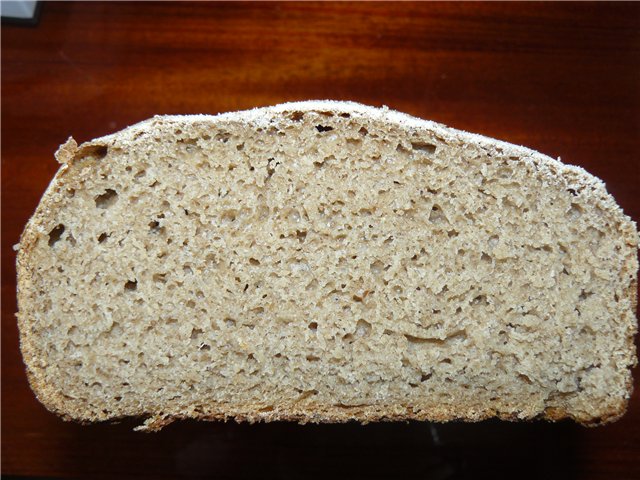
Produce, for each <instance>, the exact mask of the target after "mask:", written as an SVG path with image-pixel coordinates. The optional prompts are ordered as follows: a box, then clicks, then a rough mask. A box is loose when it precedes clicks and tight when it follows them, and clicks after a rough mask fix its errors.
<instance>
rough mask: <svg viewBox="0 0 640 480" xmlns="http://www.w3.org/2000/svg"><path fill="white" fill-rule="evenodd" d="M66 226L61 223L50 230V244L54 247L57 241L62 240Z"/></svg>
mask: <svg viewBox="0 0 640 480" xmlns="http://www.w3.org/2000/svg"><path fill="white" fill-rule="evenodd" d="M64 230H65V226H64V225H63V224H59V225H58V226H56V227H54V228H53V230H51V231H50V232H49V246H50V247H53V246H54V245H55V244H56V243H58V242H59V241H60V238H61V237H62V234H63V233H64Z"/></svg>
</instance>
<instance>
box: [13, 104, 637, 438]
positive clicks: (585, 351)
mask: <svg viewBox="0 0 640 480" xmlns="http://www.w3.org/2000/svg"><path fill="white" fill-rule="evenodd" d="M56 156H57V159H58V160H59V161H60V162H61V163H62V166H61V168H60V170H59V171H58V173H57V175H56V176H55V178H54V179H53V181H52V183H51V185H50V186H49V188H48V189H47V191H46V193H45V194H44V196H43V198H42V200H41V202H40V204H39V206H38V208H37V210H36V212H35V214H34V216H33V218H32V219H31V220H30V221H29V223H28V225H27V226H26V228H25V231H24V233H23V236H22V238H21V241H20V244H19V253H18V263H17V267H18V284H19V291H18V300H19V313H18V319H19V325H20V335H21V348H22V352H23V356H24V361H25V363H26V366H27V373H28V376H29V380H30V382H31V386H32V388H33V390H34V391H35V393H36V395H37V396H38V398H39V399H40V401H41V402H42V403H44V404H45V405H46V407H47V408H49V409H50V410H51V411H53V412H56V413H57V414H59V415H61V416H63V417H64V418H66V419H74V420H78V421H82V422H88V421H99V420H108V419H115V418H121V417H126V416H142V417H145V418H146V423H145V424H144V425H143V427H142V428H143V429H150V430H152V429H157V428H160V427H162V426H163V425H165V424H166V423H168V422H170V421H172V420H174V419H177V418H200V419H226V418H235V419H237V420H248V421H257V420H265V421H270V420H281V419H285V420H296V421H300V422H342V421H346V420H350V419H355V420H357V421H361V422H368V421H375V420H382V419H403V420H404V419H419V420H432V421H446V420H453V419H463V420H480V419H484V418H488V417H494V416H495V417H499V418H503V419H532V418H536V417H537V418H547V419H554V420H555V419H559V418H564V417H570V418H573V419H575V420H577V421H579V422H581V423H585V424H598V423H602V422H607V421H611V420H614V419H617V418H618V417H619V416H621V415H622V414H623V413H624V411H625V408H626V404H627V401H628V398H629V395H630V392H631V388H632V378H631V373H630V368H631V367H632V366H633V365H634V364H635V362H636V357H635V350H634V345H633V335H634V333H635V331H636V320H635V306H636V278H637V277H636V275H637V269H638V264H637V258H636V253H637V246H638V236H637V232H636V227H635V224H634V223H633V222H632V221H631V220H630V219H629V218H628V217H626V216H625V215H624V214H623V212H622V211H621V209H620V208H619V207H618V206H617V205H616V203H615V202H614V200H613V199H612V198H611V196H610V195H609V194H608V193H607V192H606V190H605V186H604V184H603V183H602V182H601V181H600V180H598V179H596V178H594V177H593V176H591V175H589V174H588V173H586V172H585V171H584V170H582V169H580V168H577V167H572V166H568V165H564V164H562V163H560V162H559V161H556V160H553V159H551V158H549V157H546V156H544V155H542V154H540V153H536V152H534V151H532V150H529V149H526V148H523V147H519V146H515V145H511V144H507V143H503V142H500V141H497V140H492V139H489V138H485V137H482V136H478V135H473V134H469V133H465V132H461V131H458V130H453V129H450V128H447V127H444V126H442V125H438V124H435V123H432V122H428V121H423V120H419V119H416V118H412V117H409V116H407V115H404V114H401V113H398V112H393V111H390V110H388V109H386V108H383V109H376V108H371V107H366V106H363V105H358V104H355V103H348V102H328V101H327V102H303V103H292V104H284V105H279V106H276V107H272V108H264V109H257V110H252V111H246V112H237V113H229V114H224V115H218V116H161V117H155V118H153V119H150V120H148V121H145V122H142V123H140V124H137V125H134V126H132V127H130V128H127V129H125V130H123V131H121V132H118V133H116V134H113V135H109V136H107V137H103V138H100V139H97V140H93V141H91V142H88V143H85V144H82V145H80V146H77V144H76V142H75V141H73V140H72V139H70V140H69V141H68V142H67V143H66V144H65V145H63V146H62V147H61V148H60V150H59V151H58V153H57V155H56Z"/></svg>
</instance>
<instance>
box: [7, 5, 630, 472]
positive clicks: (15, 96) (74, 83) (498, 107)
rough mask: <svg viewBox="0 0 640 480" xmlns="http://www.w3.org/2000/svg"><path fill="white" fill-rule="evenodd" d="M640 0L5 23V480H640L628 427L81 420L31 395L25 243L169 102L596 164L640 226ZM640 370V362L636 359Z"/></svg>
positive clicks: (58, 10)
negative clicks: (72, 177)
mask: <svg viewBox="0 0 640 480" xmlns="http://www.w3.org/2000/svg"><path fill="white" fill-rule="evenodd" d="M639 91H640V6H639V5H638V4H605V3H600V4H593V3H591V4H573V3H567V4H526V3H514V4H504V3H491V4H481V3H473V4H462V3H455V4H446V3H424V4H410V3H403V4H386V3H376V4H373V3H357V4H350V3H339V4H333V3H328V4H315V3H304V4H303V3H286V4H285V3H283V4H278V3H264V4H262V3H261V4H223V3H219V4H205V3H199V4H188V3H179V4H178V3H163V4H149V3H137V4H120V3H118V4H115V3H112V4H100V3H64V4H56V3H46V4H45V5H44V8H43V10H42V16H41V20H40V23H39V25H38V26H36V27H17V26H3V28H2V472H3V474H5V475H9V474H13V475H34V476H43V477H76V478H86V477H117V478H126V477H149V478H177V477H181V476H188V475H193V476H206V475H215V476H216V477H217V478H226V477H231V476H234V475H240V476H250V475H251V476H258V475H259V476H260V477H261V478H264V477H266V478H271V477H274V478H299V477H301V476H310V477H324V478H326V477H328V478H332V477H343V476H344V477H349V478H352V477H360V476H362V477H366V478H390V477H395V478H405V477H406V478H412V477H415V478H418V477H420V478H422V477H427V476H431V477H433V478H439V479H447V478H475V477H478V476H483V475H489V474H490V475H492V476H493V477H494V478H554V477H561V478H590V479H596V478H601V479H612V478H615V479H620V478H640V466H639V463H640V395H639V394H640V389H638V388H637V386H638V381H636V393H635V395H634V397H633V398H632V400H631V404H630V407H629V412H628V413H627V415H626V416H625V417H624V418H623V419H622V420H620V421H619V422H617V423H615V424H613V425H609V426H605V427H602V428H595V429H586V428H583V427H580V426H577V425H574V424H572V423H570V422H561V423H558V424H550V423H531V424H511V423H503V422H497V421H489V422H483V423H480V424H447V425H438V426H434V425H430V424H420V423H408V424H402V423H397V424H389V423H387V424H374V425H366V426H360V425H355V424H346V425H320V426H318V425H314V426H299V425H294V424H287V423H276V424H260V425H246V424H244V425H238V424H235V423H227V424H223V423H196V422H182V423H177V424H174V425H171V426H169V427H168V428H166V430H164V431H162V432H161V433H158V434H141V433H133V432H132V431H131V429H132V427H133V426H134V425H135V422H134V421H126V422H124V423H122V424H119V425H94V426H79V425H75V424H71V423H65V422H63V421H61V420H59V419H58V418H57V417H55V416H54V415H52V414H50V413H48V412H47V411H46V410H45V409H44V408H43V407H42V406H41V405H40V404H39V403H38V402H37V401H36V400H35V398H34V396H33V395H32V393H31V391H30V389H29V387H28V385H27V382H26V378H25V375H24V369H23V365H22V360H21V357H20V354H19V351H18V337H17V330H16V322H15V318H14V312H15V311H16V304H15V269H14V260H15V257H14V253H13V252H12V249H11V247H12V245H13V244H15V243H16V242H17V241H18V237H19V234H20V232H21V230H22V228H23V226H24V224H25V222H26V221H27V218H28V217H29V215H30V214H31V213H32V212H33V210H34V208H35V206H36V204H37V203H38V199H39V197H40V195H41V194H42V192H43V191H44V189H45V187H46V185H47V183H48V182H49V180H50V179H51V178H52V176H53V174H54V172H55V171H56V169H57V167H58V165H57V164H56V162H55V161H54V160H53V152H54V151H55V149H56V147H57V146H58V145H59V144H60V143H61V142H63V141H64V140H66V138H67V137H68V136H69V135H70V134H73V136H74V137H75V138H76V139H77V140H79V141H85V140H88V139H91V138H94V137H96V136H99V135H103V134H106V133H110V132H113V131H116V130H119V129H121V128H123V127H125V126H126V125H129V124H131V123H134V122H137V121H139V120H142V119H145V118H147V117H150V116H152V115H154V114H159V113H216V112H221V111H227V110H236V109H245V108H250V107H255V106H261V105H269V104H275V103H280V102H283V101H289V100H301V99H318V98H320V99H323V98H333V99H352V100H356V101H359V102H363V103H367V104H372V105H378V106H379V105H383V104H386V105H388V106H389V107H391V108H394V109H398V110H402V111H405V112H408V113H411V114H414V115H417V116H421V117H424V118H429V119H433V120H436V121H439V122H442V123H445V124H448V125H451V126H454V127H458V128H461V129H466V130H470V131H473V132H479V133H483V134H486V135H489V136H494V137H498V138H501V139H504V140H507V141H510V142H514V143H519V144H524V145H527V146H529V147H533V148H534V149H537V150H540V151H542V152H545V153H548V154H550V155H552V156H561V157H562V159H563V160H564V161H566V162H568V163H572V164H577V165H581V166H583V167H584V168H586V169H587V170H589V171H590V172H592V173H594V174H596V175H598V176H599V177H601V178H602V179H604V180H605V181H606V183H607V186H608V188H609V190H610V191H611V192H612V193H613V194H614V196H615V197H616V199H617V200H618V201H619V203H620V204H621V205H622V207H623V208H624V210H625V212H626V213H627V214H629V215H630V216H631V217H632V218H634V219H635V220H636V221H638V220H640V176H639V164H640V154H639V153H638V152H640V142H639V137H640V135H639V134H640V94H639ZM635 373H636V379H639V378H640V372H638V371H637V370H636V372H635Z"/></svg>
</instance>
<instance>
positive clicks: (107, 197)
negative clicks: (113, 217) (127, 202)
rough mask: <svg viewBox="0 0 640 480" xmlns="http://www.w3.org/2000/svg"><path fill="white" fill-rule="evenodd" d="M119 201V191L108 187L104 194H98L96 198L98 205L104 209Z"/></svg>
mask: <svg viewBox="0 0 640 480" xmlns="http://www.w3.org/2000/svg"><path fill="white" fill-rule="evenodd" d="M117 201H118V192H116V191H115V190H113V189H112V188H107V189H106V190H105V192H104V193H103V194H102V195H98V196H97V197H96V198H95V202H96V207H98V208H102V209H105V208H109V207H111V206H112V205H113V204H114V203H116V202H117Z"/></svg>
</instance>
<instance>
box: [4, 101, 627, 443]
mask: <svg viewBox="0 0 640 480" xmlns="http://www.w3.org/2000/svg"><path fill="white" fill-rule="evenodd" d="M294 112H302V113H305V112H331V113H332V114H334V115H341V114H342V115H350V116H361V117H363V118H366V119H369V120H377V121H382V122H387V123H390V124H394V125H396V126H398V127H401V128H405V129H409V130H412V131H413V130H415V131H420V132H429V133H431V134H433V135H435V136H436V137H440V138H443V139H445V140H446V141H447V142H450V143H454V144H464V143H467V142H471V143H476V144H479V145H481V146H482V147H484V148H486V149H487V150H488V151H490V152H495V153H496V154H504V155H512V156H518V157H525V158H526V159H527V161H529V162H532V163H533V164H534V165H535V166H536V168H537V169H539V170H540V171H542V173H543V175H547V176H554V177H555V176H560V177H562V178H563V179H564V181H565V182H566V185H567V187H571V188H575V189H580V190H583V191H586V192H587V193H586V194H587V195H588V196H589V197H590V198H591V201H592V202H595V203H596V204H597V205H598V206H599V207H600V208H601V209H602V210H603V211H605V212H607V213H608V214H610V216H611V218H613V219H614V221H615V223H616V226H615V228H616V229H617V230H618V231H619V232H620V235H621V236H623V237H624V238H625V240H626V243H627V245H628V247H629V249H628V251H629V258H628V261H627V263H626V265H627V266H628V267H627V268H626V269H625V270H624V271H623V272H622V275H624V276H631V277H632V278H633V281H632V282H631V284H630V285H629V288H628V289H627V298H628V300H629V301H630V303H631V305H632V310H631V311H632V312H635V311H636V309H637V269H638V261H637V257H636V253H637V248H638V236H637V232H636V226H635V224H634V222H633V221H632V220H631V219H630V218H629V217H627V216H626V215H624V213H623V212H622V210H621V209H620V207H619V206H618V205H617V204H616V202H615V201H614V199H613V198H612V197H611V195H609V194H608V193H607V191H606V189H605V185H604V183H603V182H602V181H600V180H599V179H597V178H595V177H593V176H592V175H590V174H588V173H587V172H586V171H585V170H583V169H582V168H580V167H576V166H571V165H565V164H563V163H561V162H560V161H559V160H555V159H552V158H550V157H548V156H546V155H543V154H541V153H538V152H535V151H533V150H530V149H528V148H525V147H521V146H516V145H512V144H509V143H505V142H502V141H499V140H495V139H491V138H488V137H484V136H481V135H477V134H472V133H467V132H463V131H460V130H456V129H452V128H449V127H446V126H443V125H440V124H437V123H434V122H430V121H426V120H421V119H418V118H414V117H411V116H409V115H406V114H403V113H400V112H396V111H392V110H389V109H387V108H386V107H383V108H374V107H368V106H364V105H360V104H357V103H352V102H334V101H308V102H296V103H287V104H282V105H277V106H274V107H267V108H259V109H254V110H248V111H243V112H232V113H225V114H221V115H217V116H207V115H190V116H160V117H154V118H153V119H150V120H146V121H144V122H141V123H138V124H136V125H133V126H131V127H128V128H126V129H124V130H122V131H120V132H118V133H115V134H112V135H108V136H105V137H102V138H98V139H95V140H92V141H90V142H87V143H84V144H82V145H80V146H78V145H77V144H76V142H75V141H74V140H73V139H72V138H70V139H69V140H68V141H67V142H66V143H65V144H63V145H62V146H61V147H60V149H59V150H58V152H57V153H56V158H57V159H58V161H59V162H60V163H61V164H62V165H61V167H60V169H59V170H58V172H57V173H56V175H55V177H54V178H53V180H52V181H51V183H50V184H49V186H48V188H47V190H46V192H45V193H44V195H43V197H42V200H41V201H40V204H39V205H38V207H37V209H36V211H35V213H34V215H33V216H32V217H31V219H30V220H29V222H28V223H27V225H26V227H25V229H24V232H23V234H22V236H21V238H20V243H19V248H18V254H17V260H16V267H17V275H18V282H17V296H18V306H19V312H18V314H17V317H18V326H19V331H20V348H21V351H22V355H23V358H24V362H25V365H26V373H27V377H28V380H29V383H30V385H31V388H32V389H33V391H34V393H35V394H36V396H37V397H38V399H39V400H40V401H41V402H42V403H43V404H44V405H45V406H46V408H47V409H49V410H50V411H52V412H54V413H56V414H58V415H60V416H61V417H62V418H64V419H65V420H75V421H79V422H85V423H86V422H93V421H103V420H114V418H111V417H110V416H109V415H108V414H105V415H94V414H91V413H90V412H86V411H82V410H75V409H73V408H70V406H69V404H68V402H67V399H66V398H65V397H64V395H63V394H62V393H61V392H59V391H56V390H55V389H53V388H51V386H50V385H47V383H46V382H45V381H44V378H43V376H42V375H41V372H42V371H43V369H44V368H46V365H45V364H44V362H45V360H44V355H42V352H41V348H40V346H39V345H38V344H37V343H36V342H35V341H34V339H33V337H32V336H31V335H30V332H31V330H32V327H33V322H34V318H33V316H32V315H31V314H30V310H29V300H28V298H29V294H31V293H33V290H34V288H35V287H34V285H33V262H32V254H33V250H34V246H35V243H36V241H37V239H38V236H39V235H41V234H42V233H44V228H45V227H44V220H45V219H46V218H49V217H50V215H51V213H52V211H53V210H54V197H55V196H56V195H57V194H58V192H60V191H61V190H62V189H63V188H64V187H65V185H66V183H67V181H68V179H67V175H68V172H69V166H70V165H73V163H74V162H77V161H78V160H79V159H81V158H82V157H83V155H85V154H86V153H87V152H89V151H91V150H93V149H99V148H102V147H103V146H107V147H109V146H112V145H114V144H116V143H117V144H118V145H120V146H123V145H124V146H126V145H127V143H128V142H131V141H132V140H133V139H134V138H135V137H136V136H137V135H140V134H141V133H146V134H150V135H152V134H153V133H154V132H155V130H156V129H157V127H158V125H159V124H161V123H163V122H172V123H174V124H175V125H177V126H178V125H185V126H186V125H189V124H191V123H193V122H199V123H202V122H211V123H214V124H218V125H220V124H224V123H225V122H240V123H244V124H246V125H252V126H255V125H256V124H258V125H260V124H264V125H267V124H268V123H269V120H270V119H272V118H274V117H278V116H281V115H283V114H291V113H294ZM627 317H628V318H623V319H622V321H623V322H624V327H625V329H626V331H627V335H626V337H627V348H628V350H629V351H630V352H634V353H633V359H634V365H635V364H636V363H637V359H636V356H635V347H634V335H635V334H636V332H637V323H636V319H635V315H634V314H630V315H627ZM627 373H628V375H627V395H626V398H624V399H621V400H620V402H619V403H617V404H616V405H612V406H610V407H609V408H608V409H607V410H606V411H604V412H603V413H602V414H601V415H600V416H599V417H597V418H593V417H586V416H584V417H580V416H575V415H574V414H572V413H571V412H567V411H564V410H559V409H552V408H547V409H546V410H545V411H544V412H543V413H542V414H540V413H539V412H536V411H535V407H534V406H532V409H531V411H523V412H521V414H518V415H516V414H508V413H504V411H503V410H501V408H500V406H499V405H494V406H488V407H487V408H486V409H485V410H482V411H476V410H464V409H462V408H456V409H452V408H448V407H446V406H441V407H437V406H436V407H434V406H433V405H428V406H427V405H425V406H422V407H421V406H416V405H413V406H399V405H368V406H367V405H363V406H331V407H327V406H321V405H315V406H313V405H312V406H305V407H304V408H302V407H300V406H296V405H295V404H292V405H281V406H277V407H275V408H273V409H270V410H264V408H265V407H264V406H263V405H246V406H230V405H210V406H208V407H207V409H206V410H204V409H200V410H198V409H191V410H188V409H187V410H185V411H182V412H142V411H141V412H139V415H140V416H143V417H147V420H146V421H145V423H144V424H143V425H142V426H141V427H139V429H141V430H146V431H154V430H158V429H160V428H162V427H163V426H165V425H167V424H169V423H171V422H172V421H174V420H176V419H181V418H195V419H200V420H227V419H229V418H234V419H235V420H237V421H248V422H255V421H276V420H288V421H296V422H300V423H307V422H313V423H317V422H346V421H350V420H355V421H359V422H362V423H367V422H373V421H407V420H421V421H435V422H444V421H450V420H465V421H480V420H484V419H487V418H493V417H497V418H501V419H504V420H524V419H533V418H544V419H547V420H552V421H556V420H560V419H563V418H572V419H573V420H575V421H577V422H579V423H582V424H584V425H589V426H591V425H600V424H604V423H608V422H612V421H615V420H617V419H618V418H620V417H621V416H622V415H623V414H624V412H625V410H626V407H627V403H628V399H629V397H630V396H631V392H632V389H633V379H632V376H631V371H630V369H628V372H627Z"/></svg>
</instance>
